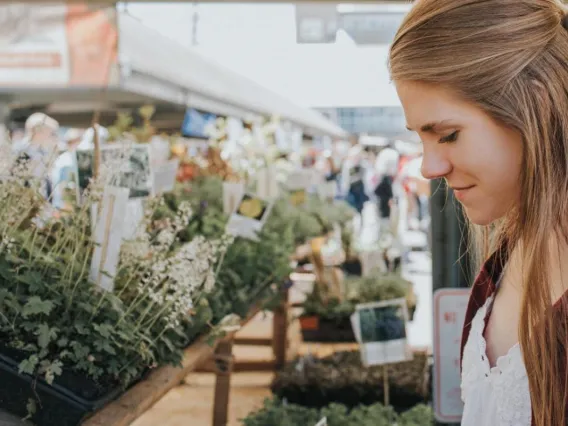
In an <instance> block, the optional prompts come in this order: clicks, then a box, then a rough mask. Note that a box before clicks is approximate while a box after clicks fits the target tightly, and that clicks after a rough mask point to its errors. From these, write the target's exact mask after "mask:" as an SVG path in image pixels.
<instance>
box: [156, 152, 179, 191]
mask: <svg viewBox="0 0 568 426" xmlns="http://www.w3.org/2000/svg"><path fill="white" fill-rule="evenodd" d="M178 169H179V158H176V159H174V160H170V161H167V162H165V163H163V164H161V165H159V166H156V167H155V168H154V170H153V177H154V184H153V189H154V194H155V195H157V194H163V193H164V192H171V191H173V190H174V187H175V184H176V176H177V172H178Z"/></svg>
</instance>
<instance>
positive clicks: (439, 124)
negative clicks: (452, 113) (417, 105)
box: [406, 120, 455, 133]
mask: <svg viewBox="0 0 568 426" xmlns="http://www.w3.org/2000/svg"><path fill="white" fill-rule="evenodd" d="M449 127H455V124H453V123H452V122H451V120H442V121H432V122H430V123H426V124H424V125H423V126H422V127H420V131H421V132H424V133H436V132H438V131H440V130H445V129H447V128H449ZM406 128H407V129H408V130H410V131H411V132H414V131H415V130H413V129H412V128H411V127H410V126H408V125H407V126H406Z"/></svg>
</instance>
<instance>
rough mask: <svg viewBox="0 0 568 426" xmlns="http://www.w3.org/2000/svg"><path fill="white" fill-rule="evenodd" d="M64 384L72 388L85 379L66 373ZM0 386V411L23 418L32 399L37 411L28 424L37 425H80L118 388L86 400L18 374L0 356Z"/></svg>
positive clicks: (56, 386) (67, 390) (2, 356)
mask: <svg viewBox="0 0 568 426" xmlns="http://www.w3.org/2000/svg"><path fill="white" fill-rule="evenodd" d="M65 381H66V382H67V383H73V382H75V383H74V385H75V386H74V387H79V386H81V383H80V382H82V383H85V382H87V381H88V379H86V378H85V377H81V376H78V375H71V374H68V375H67V377H66V380H65ZM77 382H79V383H77ZM0 383H1V384H2V386H0V408H1V409H3V410H5V411H7V412H9V413H11V414H14V415H16V416H21V417H25V416H26V415H27V414H28V411H27V407H26V406H27V404H28V402H29V400H34V401H35V402H36V407H37V409H36V413H35V414H34V415H33V417H32V419H31V421H32V422H33V423H34V424H36V425H37V426H54V425H57V426H75V425H80V424H81V422H82V420H83V419H85V418H86V417H87V416H88V415H89V414H90V413H92V412H94V411H96V410H98V409H99V408H101V407H102V406H104V405H105V404H106V403H108V402H109V401H111V400H112V399H114V398H116V397H117V396H118V395H119V394H120V393H121V389H120V388H115V389H112V390H109V391H107V393H106V394H104V395H103V396H99V397H97V398H93V399H87V398H84V397H81V396H79V395H77V394H76V393H74V392H72V391H71V390H69V389H68V388H66V387H63V386H61V385H60V384H57V383H54V384H53V385H49V384H48V383H46V382H45V381H44V380H43V379H41V378H36V377H32V376H30V375H27V374H20V373H18V364H17V363H16V361H14V360H13V359H11V358H8V357H6V356H4V355H0ZM89 393H92V392H89ZM99 393H100V392H99Z"/></svg>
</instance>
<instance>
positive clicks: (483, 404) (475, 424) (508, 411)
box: [461, 296, 531, 426]
mask: <svg viewBox="0 0 568 426" xmlns="http://www.w3.org/2000/svg"><path fill="white" fill-rule="evenodd" d="M492 302H493V296H491V297H489V298H488V299H487V301H486V302H485V305H483V306H482V307H481V308H480V309H479V310H478V311H477V313H476V314H475V317H474V319H473V322H472V324H471V331H470V333H469V337H468V339H467V343H466V345H465V348H464V354H463V361H462V362H463V364H462V383H461V391H462V400H463V402H464V404H465V406H464V411H463V416H462V423H461V424H462V426H530V425H531V399H530V394H529V382H528V378H527V372H526V370H525V365H524V362H523V358H522V356H521V348H520V347H519V344H518V343H517V344H516V345H515V346H513V347H512V348H511V349H509V352H508V353H507V354H506V355H504V356H501V357H499V358H498V359H497V362H496V365H495V367H493V368H492V367H490V365H489V361H488V360H487V356H486V353H487V351H486V341H485V337H484V336H483V331H484V329H485V318H486V316H487V311H488V309H489V307H490V306H491V303H492Z"/></svg>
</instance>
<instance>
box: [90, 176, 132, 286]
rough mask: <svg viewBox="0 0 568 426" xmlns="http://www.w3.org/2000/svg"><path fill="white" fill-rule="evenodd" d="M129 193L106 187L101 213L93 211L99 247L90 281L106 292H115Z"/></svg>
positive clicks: (95, 237) (125, 190)
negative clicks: (115, 277) (115, 278)
mask: <svg viewBox="0 0 568 426" xmlns="http://www.w3.org/2000/svg"><path fill="white" fill-rule="evenodd" d="M128 194H129V190H128V188H118V187H113V186H107V187H106V188H105V190H104V193H103V199H102V205H101V209H100V214H96V213H95V211H96V210H95V209H93V210H91V211H92V216H93V218H94V219H95V221H96V222H95V226H94V232H93V240H94V242H95V244H96V245H95V249H94V251H93V258H92V261H91V270H90V273H89V280H90V281H91V282H93V283H94V284H95V285H97V286H99V287H101V288H102V289H104V290H106V291H113V289H114V276H115V275H116V269H117V265H118V260H119V253H120V246H121V243H122V232H123V225H124V218H125V214H124V212H125V211H126V208H127V203H128Z"/></svg>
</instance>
